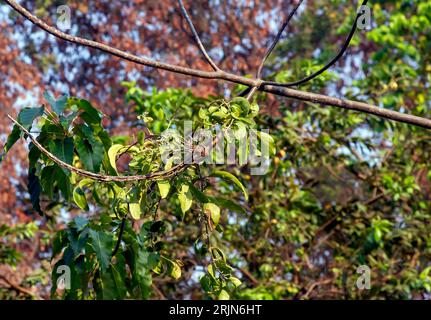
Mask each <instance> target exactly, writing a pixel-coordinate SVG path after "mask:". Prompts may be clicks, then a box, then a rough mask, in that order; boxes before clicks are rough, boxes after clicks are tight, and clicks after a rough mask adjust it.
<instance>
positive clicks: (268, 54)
mask: <svg viewBox="0 0 431 320" xmlns="http://www.w3.org/2000/svg"><path fill="white" fill-rule="evenodd" d="M302 2H304V0H299V2H298V3H297V4H296V6H295V7H294V8H293V10H292V11H291V12H290V13H289V15H288V16H287V17H286V20H285V21H284V22H283V24H282V26H281V28H280V30H278V33H277V35H276V36H275V38H274V40H273V41H272V43H271V45H270V46H269V48H268V50H267V51H266V53H265V56H264V57H263V59H262V62H261V63H260V65H259V68H258V69H257V73H256V78H258V79H259V78H260V76H261V73H262V69H263V66H264V65H265V62H266V60H267V59H268V58H269V56H270V55H271V53H272V51H273V50H274V48H275V46H276V45H277V43H278V41H280V38H281V35H282V34H283V32H284V29H286V27H287V25H288V24H289V22H290V20H291V19H292V17H293V16H294V14H295V12H296V11H297V10H298V8H299V7H300V6H301V4H302Z"/></svg>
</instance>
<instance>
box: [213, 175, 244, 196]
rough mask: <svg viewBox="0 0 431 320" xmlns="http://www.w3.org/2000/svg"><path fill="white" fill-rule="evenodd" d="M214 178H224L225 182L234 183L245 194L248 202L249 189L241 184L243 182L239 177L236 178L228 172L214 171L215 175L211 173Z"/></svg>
mask: <svg viewBox="0 0 431 320" xmlns="http://www.w3.org/2000/svg"><path fill="white" fill-rule="evenodd" d="M210 176H212V177H219V178H222V179H224V180H229V181H231V182H233V183H234V184H235V185H236V186H237V187H238V188H239V189H240V190H241V191H242V193H243V194H244V198H245V200H246V201H248V192H247V189H246V188H245V187H244V185H243V184H242V183H241V181H239V180H238V178H237V177H235V176H234V175H233V174H232V173H230V172H227V171H214V172H213V173H211V175H210Z"/></svg>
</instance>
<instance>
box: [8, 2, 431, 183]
mask: <svg viewBox="0 0 431 320" xmlns="http://www.w3.org/2000/svg"><path fill="white" fill-rule="evenodd" d="M4 1H5V2H6V3H7V4H8V5H9V6H11V7H12V8H13V9H14V10H15V11H17V12H18V13H20V14H21V15H22V16H23V17H25V18H26V19H28V20H29V21H31V22H32V23H34V24H35V25H37V26H39V27H40V28H42V29H43V30H45V31H46V32H48V33H50V34H52V35H54V36H56V37H58V38H61V39H64V40H66V41H69V42H72V43H76V44H80V45H83V46H87V47H90V48H94V49H98V50H100V51H103V52H105V53H109V54H112V55H114V56H117V57H120V58H122V59H124V60H127V61H131V62H134V63H137V64H141V65H145V66H149V67H154V68H159V69H162V70H167V71H170V72H174V73H178V74H184V75H189V76H194V77H198V78H205V79H215V80H225V81H229V82H232V83H238V84H242V85H245V86H248V87H257V88H258V90H260V91H263V92H267V93H271V94H275V95H279V96H283V97H288V98H292V99H298V100H302V101H308V102H313V103H317V104H322V105H328V106H335V107H339V108H343V109H349V110H355V111H360V112H364V113H368V114H372V115H376V116H378V117H381V118H385V119H390V120H395V121H399V122H403V123H407V124H412V125H416V126H420V127H423V128H427V129H431V120H429V119H426V118H420V117H417V116H413V115H407V114H403V113H400V112H396V111H392V110H388V109H383V108H379V107H377V106H373V105H370V104H366V103H363V102H356V101H352V100H344V99H338V98H333V97H329V96H326V95H322V94H316V93H310V92H306V91H300V90H294V89H290V88H283V87H282V84H279V83H274V84H271V83H265V84H264V82H263V81H262V80H260V79H250V78H247V77H242V76H238V75H235V74H232V73H228V72H225V71H213V72H207V71H200V70H195V69H191V68H187V67H181V66H176V65H172V64H168V63H164V62H159V61H156V60H152V59H147V58H142V57H138V56H136V55H133V54H130V53H127V52H124V51H121V50H119V49H116V48H113V47H110V46H108V45H105V44H102V43H99V42H96V41H92V40H87V39H83V38H80V37H75V36H71V35H68V34H66V33H64V32H62V31H60V30H58V29H56V28H54V27H51V26H49V25H47V24H46V23H45V22H43V21H42V20H40V19H38V18H37V17H35V16H33V15H32V14H31V13H30V12H28V11H27V10H26V9H25V8H23V7H22V6H20V5H19V4H17V3H16V2H15V1H12V0H4ZM364 3H366V0H365V1H364ZM357 19H358V18H357ZM357 19H356V21H357ZM355 25H356V23H355ZM91 174H92V175H94V173H91ZM116 178H119V177H116ZM123 178H127V177H123ZM102 181H105V180H102ZM122 181H124V180H122Z"/></svg>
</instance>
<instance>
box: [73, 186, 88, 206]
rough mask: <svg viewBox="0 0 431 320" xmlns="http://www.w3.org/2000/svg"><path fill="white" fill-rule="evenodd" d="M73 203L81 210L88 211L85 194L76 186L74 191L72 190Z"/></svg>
mask: <svg viewBox="0 0 431 320" xmlns="http://www.w3.org/2000/svg"><path fill="white" fill-rule="evenodd" d="M73 201H75V203H76V205H77V206H78V207H79V208H81V209H82V210H85V211H88V210H89V208H88V203H87V198H86V197H85V193H84V191H83V190H82V189H81V188H80V187H79V186H76V187H75V189H73Z"/></svg>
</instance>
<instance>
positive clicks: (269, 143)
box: [257, 131, 276, 156]
mask: <svg viewBox="0 0 431 320" xmlns="http://www.w3.org/2000/svg"><path fill="white" fill-rule="evenodd" d="M257 135H258V136H259V137H260V140H261V141H260V143H261V146H265V147H262V149H264V148H265V149H267V150H269V155H268V156H271V155H274V154H275V152H276V150H275V142H274V138H273V137H272V136H271V135H269V134H268V133H266V132H263V131H257Z"/></svg>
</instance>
